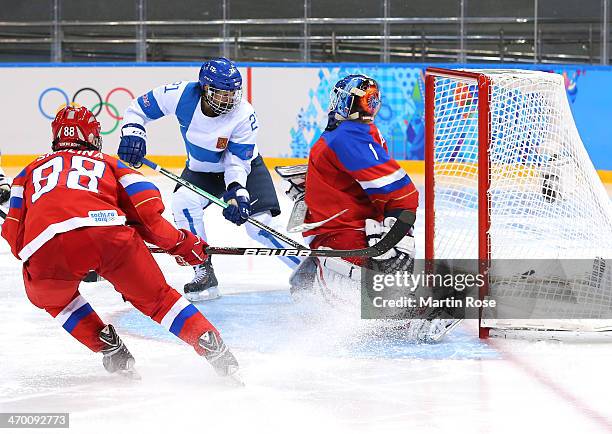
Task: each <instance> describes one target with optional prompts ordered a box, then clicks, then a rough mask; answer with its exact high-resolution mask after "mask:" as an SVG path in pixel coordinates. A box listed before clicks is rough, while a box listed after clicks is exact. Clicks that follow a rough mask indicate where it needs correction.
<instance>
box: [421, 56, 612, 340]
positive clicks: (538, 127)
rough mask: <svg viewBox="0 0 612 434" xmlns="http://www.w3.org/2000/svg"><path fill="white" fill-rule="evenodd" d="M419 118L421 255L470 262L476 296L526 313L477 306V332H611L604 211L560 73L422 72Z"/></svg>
mask: <svg viewBox="0 0 612 434" xmlns="http://www.w3.org/2000/svg"><path fill="white" fill-rule="evenodd" d="M426 121H427V134H426V151H425V160H426V222H425V224H426V252H425V255H426V258H427V259H436V260H437V259H478V260H479V262H478V263H479V264H480V271H481V272H483V273H486V275H487V276H488V279H487V285H486V286H485V288H482V289H481V297H485V296H501V297H503V298H504V299H505V300H506V301H508V300H510V304H509V305H510V307H509V309H510V312H511V309H512V302H513V301H514V302H516V305H517V306H523V307H524V306H525V305H526V304H527V305H529V306H530V309H531V315H530V318H524V317H523V318H522V319H521V318H516V319H505V320H497V319H487V315H486V311H485V312H484V318H482V319H481V337H486V336H488V329H489V328H522V329H551V330H576V331H580V330H583V331H594V330H612V278H611V277H610V276H611V272H610V269H611V268H612V264H610V262H611V261H612V206H611V202H610V199H609V197H608V195H607V193H606V190H605V188H604V186H603V184H602V183H601V181H600V179H599V177H598V175H597V172H596V170H595V168H594V166H593V164H592V162H591V160H590V159H589V156H588V154H587V152H586V149H585V147H584V145H583V143H582V141H581V139H580V136H579V134H578V131H577V129H576V126H575V124H574V120H573V117H572V114H571V110H570V107H569V103H568V101H567V96H566V91H565V86H564V79H563V77H562V76H561V75H558V74H552V73H545V72H538V71H525V70H470V71H455V70H445V69H440V68H428V69H427V73H426ZM500 260H501V261H500ZM504 260H509V261H504ZM518 311H520V308H519V309H518V310H517V312H518ZM554 313H558V314H559V316H560V317H562V318H565V319H561V318H559V319H555V318H554ZM551 315H553V317H551ZM521 316H523V314H521ZM539 318H541V319H539ZM572 318H582V319H572ZM585 318H589V319H585ZM590 318H598V319H596V320H591V319H590Z"/></svg>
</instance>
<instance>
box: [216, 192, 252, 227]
mask: <svg viewBox="0 0 612 434" xmlns="http://www.w3.org/2000/svg"><path fill="white" fill-rule="evenodd" d="M223 200H224V201H225V202H227V203H228V204H229V206H228V207H227V208H225V209H224V210H223V217H225V218H226V219H227V220H229V221H231V222H232V223H234V224H237V225H239V226H240V225H241V224H243V223H244V222H246V221H247V220H248V218H249V216H250V215H251V198H250V196H249V192H248V191H247V190H246V188H244V187H243V186H241V185H240V184H238V183H235V182H234V183H232V184H230V185H229V186H228V187H227V192H225V194H224V195H223Z"/></svg>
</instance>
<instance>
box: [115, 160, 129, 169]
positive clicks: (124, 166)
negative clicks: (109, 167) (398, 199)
mask: <svg viewBox="0 0 612 434" xmlns="http://www.w3.org/2000/svg"><path fill="white" fill-rule="evenodd" d="M117 167H118V168H119V169H129V167H128V165H127V164H125V163H124V162H123V161H121V160H117Z"/></svg>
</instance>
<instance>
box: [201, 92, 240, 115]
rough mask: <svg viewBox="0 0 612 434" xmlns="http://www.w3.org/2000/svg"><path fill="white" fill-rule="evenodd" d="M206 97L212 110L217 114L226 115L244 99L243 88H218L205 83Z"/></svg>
mask: <svg viewBox="0 0 612 434" xmlns="http://www.w3.org/2000/svg"><path fill="white" fill-rule="evenodd" d="M203 93H204V99H205V100H206V103H207V104H208V105H209V106H210V108H211V110H212V111H213V112H214V113H215V114H217V115H224V114H227V113H230V112H231V111H233V110H234V109H235V108H236V107H238V105H239V104H240V101H242V88H238V89H234V90H223V89H217V88H216V87H212V86H210V85H205V86H204V89H203Z"/></svg>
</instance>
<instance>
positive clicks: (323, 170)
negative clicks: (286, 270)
mask: <svg viewBox="0 0 612 434" xmlns="http://www.w3.org/2000/svg"><path fill="white" fill-rule="evenodd" d="M381 102H382V100H381V93H380V89H379V85H378V83H377V82H376V81H375V80H374V79H372V78H370V77H367V76H365V75H349V76H347V77H344V78H343V79H341V80H340V81H338V82H337V83H336V85H335V86H334V88H333V89H332V91H331V93H330V106H329V114H328V124H327V127H326V129H325V131H324V132H323V134H322V135H321V137H320V138H319V139H318V141H317V142H316V143H315V145H314V146H313V147H312V149H311V151H310V155H309V160H308V165H307V166H305V165H301V166H292V167H284V168H282V167H281V168H277V172H278V173H279V174H280V175H281V176H282V177H283V178H284V179H285V180H287V181H289V182H290V185H291V188H290V189H289V190H288V191H287V194H288V195H289V196H290V197H291V198H292V199H293V200H294V202H295V205H294V209H293V213H292V217H291V218H290V222H289V224H290V228H289V231H292V228H291V226H293V227H294V228H296V227H297V228H299V230H300V231H302V232H303V234H304V237H305V239H306V240H307V241H308V242H309V244H310V247H311V248H313V249H314V248H316V249H320V248H330V249H358V248H365V247H367V246H368V245H372V244H375V243H376V242H377V241H379V240H380V238H381V237H383V236H384V235H385V234H386V233H387V232H388V231H389V229H390V228H391V227H392V226H393V224H394V223H395V220H396V218H397V217H398V215H399V214H400V213H401V212H402V211H404V210H409V211H411V212H413V213H416V210H417V207H418V204H419V193H418V191H417V189H416V187H415V186H414V184H413V182H412V180H411V179H410V177H409V176H408V174H407V173H406V172H405V171H404V169H402V168H401V167H400V166H399V164H398V163H397V162H396V161H395V160H394V159H393V158H391V156H390V155H389V152H388V149H387V146H386V143H385V140H384V138H383V137H382V135H381V133H380V131H379V130H378V128H377V127H376V125H375V124H374V119H375V117H376V115H377V113H378V111H379V109H380V106H381ZM294 231H295V230H294ZM414 257H415V242H414V238H413V230H412V229H411V230H410V231H409V233H408V235H406V236H405V237H404V238H403V239H402V240H401V241H400V242H399V243H398V244H397V245H396V246H395V247H394V248H392V249H391V250H389V251H388V252H386V253H385V254H383V255H380V256H378V257H375V258H371V259H368V258H363V257H354V258H346V260H342V259H337V258H308V259H306V260H305V261H304V262H303V263H302V264H301V265H300V266H299V267H298V269H296V270H295V271H294V273H293V274H292V276H291V280H290V284H291V291H292V294H293V295H294V296H299V295H300V293H301V292H304V291H311V292H314V293H317V294H319V295H321V296H323V297H324V298H325V300H326V301H328V302H329V303H331V304H333V305H336V306H338V307H340V306H347V305H351V304H352V305H353V306H355V305H358V304H359V301H360V290H361V279H360V276H361V271H362V270H363V268H364V267H366V268H369V269H372V270H375V271H377V272H383V273H395V272H398V271H399V272H409V273H411V272H412V269H413V266H414ZM404 322H405V320H404ZM455 324H456V321H450V320H439V319H437V320H434V321H429V320H424V319H413V320H410V321H409V324H407V326H408V328H409V329H410V330H411V335H412V336H413V337H415V338H417V340H419V341H435V340H438V339H439V338H441V337H442V336H443V334H444V333H445V332H446V330H447V328H448V327H450V326H454V325H455Z"/></svg>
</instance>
